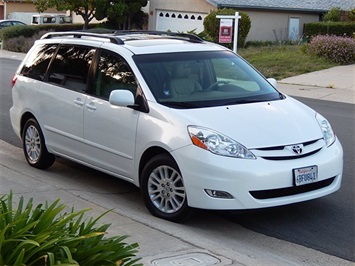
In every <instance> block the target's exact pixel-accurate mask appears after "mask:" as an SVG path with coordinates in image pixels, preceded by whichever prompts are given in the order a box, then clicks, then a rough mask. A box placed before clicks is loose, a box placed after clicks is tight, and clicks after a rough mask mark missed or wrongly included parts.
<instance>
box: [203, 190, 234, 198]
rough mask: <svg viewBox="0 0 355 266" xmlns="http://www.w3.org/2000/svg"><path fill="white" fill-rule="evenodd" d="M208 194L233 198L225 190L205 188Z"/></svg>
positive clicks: (214, 196) (215, 196)
mask: <svg viewBox="0 0 355 266" xmlns="http://www.w3.org/2000/svg"><path fill="white" fill-rule="evenodd" d="M205 192H206V193H207V195H208V196H210V197H213V198H220V199H233V196H232V195H231V194H229V193H228V192H225V191H220V190H212V189H205Z"/></svg>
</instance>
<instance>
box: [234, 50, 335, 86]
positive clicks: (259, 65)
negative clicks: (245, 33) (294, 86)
mask: <svg viewBox="0 0 355 266" xmlns="http://www.w3.org/2000/svg"><path fill="white" fill-rule="evenodd" d="M301 47H302V46H301V45H286V46H285V45H282V46H264V47H249V48H246V49H238V54H240V55H241V56H242V57H244V58H245V59H246V60H247V61H248V62H250V63H251V64H252V65H253V66H254V67H255V68H256V69H258V70H259V71H260V72H261V73H262V74H263V75H264V76H265V77H267V78H270V77H273V78H275V79H277V80H280V79H283V78H287V77H292V76H296V75H300V74H304V73H308V72H313V71H317V70H322V69H326V68H330V67H334V66H337V64H336V63H332V62H330V61H329V60H327V59H325V58H320V57H317V56H315V55H311V54H308V53H305V52H303V51H302V48H301Z"/></svg>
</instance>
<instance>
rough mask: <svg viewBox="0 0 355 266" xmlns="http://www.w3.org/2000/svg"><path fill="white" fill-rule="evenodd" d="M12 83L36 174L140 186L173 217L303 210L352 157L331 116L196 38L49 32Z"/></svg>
mask: <svg viewBox="0 0 355 266" xmlns="http://www.w3.org/2000/svg"><path fill="white" fill-rule="evenodd" d="M12 85H13V88H12V98H13V105H12V107H11V109H10V117H11V123H12V127H13V129H14V131H15V133H16V134H17V135H18V136H19V137H20V138H21V139H22V141H23V150H24V155H25V157H26V159H27V161H28V163H29V164H30V165H31V166H33V167H37V168H41V169H43V168H47V167H49V166H51V165H52V164H53V163H54V160H55V158H56V156H60V157H65V158H68V159H71V160H73V161H75V162H78V163H81V164H83V165H86V166H89V167H92V168H94V169H97V170H100V171H102V172H105V173H108V174H111V175H113V176H116V177H119V178H122V179H124V180H127V181H129V182H132V183H133V184H135V185H136V186H138V187H140V188H141V191H142V195H143V199H144V202H145V205H146V206H147V208H148V210H149V211H150V212H151V213H152V214H153V215H155V216H157V217H160V218H163V219H167V220H171V221H179V220H181V219H184V218H186V217H187V216H188V214H189V213H190V211H191V209H193V208H202V209H211V210H212V209H213V210H237V209H254V208H265V207H272V206H279V205H286V204H291V203H296V202H302V201H306V200H311V199H315V198H319V197H322V196H325V195H328V194H330V193H333V192H335V191H337V190H338V189H339V187H340V185H341V180H342V172H343V149H342V146H341V144H340V142H339V140H338V139H337V137H336V135H335V134H334V132H333V130H332V127H331V125H330V124H329V122H328V121H327V119H326V118H324V117H323V116H322V115H321V114H319V113H317V112H315V111H314V110H312V109H311V108H309V107H307V106H305V105H304V104H302V103H300V102H298V101H297V100H295V99H293V98H291V97H289V96H287V95H285V94H283V93H281V92H280V91H278V90H277V89H276V88H275V87H276V83H275V80H267V79H265V78H264V77H263V76H262V75H261V74H260V73H259V72H258V71H256V70H255V69H254V68H253V67H252V66H251V65H250V64H248V63H247V62H246V61H245V60H244V59H242V58H241V57H240V56H238V55H237V54H235V53H233V52H232V51H230V50H228V49H226V48H224V47H222V46H219V45H217V44H214V43H209V42H206V41H204V40H202V39H200V38H199V37H197V36H194V35H189V34H178V33H167V32H166V33H164V32H138V31H135V32H127V31H125V32H116V33H112V34H95V33H86V32H65V33H64V32H63V33H49V34H47V35H45V36H43V37H42V38H41V40H39V41H37V42H36V43H35V44H34V46H33V48H32V49H31V50H30V52H29V53H28V54H27V56H26V58H25V59H24V60H23V62H22V63H21V65H20V66H19V68H18V70H17V72H16V74H15V76H14V79H13V81H12Z"/></svg>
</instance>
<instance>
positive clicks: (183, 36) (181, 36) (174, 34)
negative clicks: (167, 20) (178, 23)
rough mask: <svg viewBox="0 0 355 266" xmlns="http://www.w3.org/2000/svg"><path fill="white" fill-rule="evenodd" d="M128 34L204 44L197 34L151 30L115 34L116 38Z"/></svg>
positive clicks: (126, 31) (125, 31)
mask: <svg viewBox="0 0 355 266" xmlns="http://www.w3.org/2000/svg"><path fill="white" fill-rule="evenodd" d="M128 34H147V35H157V36H168V37H174V38H178V39H185V40H189V41H191V42H198V43H201V42H204V40H203V39H202V38H200V37H199V36H197V35H195V34H190V33H178V32H167V31H150V30H118V31H116V32H115V33H114V35H115V36H120V35H128Z"/></svg>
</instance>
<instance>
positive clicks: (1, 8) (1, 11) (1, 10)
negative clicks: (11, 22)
mask: <svg viewBox="0 0 355 266" xmlns="http://www.w3.org/2000/svg"><path fill="white" fill-rule="evenodd" d="M0 19H4V3H3V2H2V1H0Z"/></svg>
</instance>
